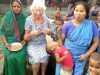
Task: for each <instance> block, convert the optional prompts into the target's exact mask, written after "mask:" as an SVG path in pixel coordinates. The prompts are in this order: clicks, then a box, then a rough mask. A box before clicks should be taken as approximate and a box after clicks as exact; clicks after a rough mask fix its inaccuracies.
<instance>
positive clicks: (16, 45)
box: [10, 42, 23, 51]
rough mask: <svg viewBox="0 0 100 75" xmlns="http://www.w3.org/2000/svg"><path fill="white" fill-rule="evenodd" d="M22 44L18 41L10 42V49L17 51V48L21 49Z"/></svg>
mask: <svg viewBox="0 0 100 75" xmlns="http://www.w3.org/2000/svg"><path fill="white" fill-rule="evenodd" d="M22 47H23V46H22V44H21V43H19V42H14V43H12V44H11V49H10V50H11V51H19V50H21V49H22Z"/></svg>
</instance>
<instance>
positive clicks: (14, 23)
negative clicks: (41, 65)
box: [0, 0, 26, 75]
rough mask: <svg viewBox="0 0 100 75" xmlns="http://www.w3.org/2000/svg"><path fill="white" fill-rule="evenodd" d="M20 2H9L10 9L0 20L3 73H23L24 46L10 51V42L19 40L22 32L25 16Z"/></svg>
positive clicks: (4, 74)
mask: <svg viewBox="0 0 100 75" xmlns="http://www.w3.org/2000/svg"><path fill="white" fill-rule="evenodd" d="M21 5H22V4H21V2H20V1H19V0H14V1H13V2H12V3H11V9H12V10H11V11H8V12H7V13H6V14H5V15H4V17H3V19H2V22H1V27H0V36H2V41H3V43H4V44H5V47H4V48H3V54H4V58H5V63H4V71H3V75H25V67H26V65H25V63H26V61H25V60H26V55H25V54H26V51H25V50H26V48H25V47H23V48H22V49H21V50H19V51H15V52H13V51H10V50H11V45H10V44H11V43H13V42H20V41H21V37H22V36H23V33H24V23H25V19H26V16H25V15H24V14H23V13H22V10H21V7H22V6H21Z"/></svg>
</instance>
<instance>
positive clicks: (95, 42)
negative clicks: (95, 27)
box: [80, 37, 99, 60]
mask: <svg viewBox="0 0 100 75" xmlns="http://www.w3.org/2000/svg"><path fill="white" fill-rule="evenodd" d="M98 43H99V37H95V38H94V39H93V43H92V45H91V46H90V48H89V50H88V51H87V53H85V54H82V55H80V60H87V58H88V57H90V56H91V54H92V53H93V52H94V51H95V50H96V48H97V46H98Z"/></svg>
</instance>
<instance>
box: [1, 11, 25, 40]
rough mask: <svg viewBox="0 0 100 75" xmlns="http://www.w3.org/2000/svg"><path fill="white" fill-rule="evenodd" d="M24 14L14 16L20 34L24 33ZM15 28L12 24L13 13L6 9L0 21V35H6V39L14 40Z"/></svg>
mask: <svg viewBox="0 0 100 75" xmlns="http://www.w3.org/2000/svg"><path fill="white" fill-rule="evenodd" d="M25 19H26V16H25V15H24V14H23V13H20V14H19V15H17V16H16V21H17V24H18V28H19V32H20V35H22V34H23V33H24V25H25V24H24V23H25ZM15 34H16V33H15V30H14V25H13V13H12V11H8V12H7V13H6V14H5V15H4V17H3V19H2V21H1V26H0V35H4V36H6V38H7V40H8V41H9V40H11V39H12V40H14V39H15Z"/></svg>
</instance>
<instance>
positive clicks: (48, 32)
mask: <svg viewBox="0 0 100 75" xmlns="http://www.w3.org/2000/svg"><path fill="white" fill-rule="evenodd" d="M41 32H42V33H43V34H45V35H46V34H50V29H49V28H48V29H46V30H43V31H41Z"/></svg>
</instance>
